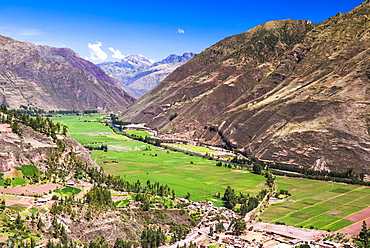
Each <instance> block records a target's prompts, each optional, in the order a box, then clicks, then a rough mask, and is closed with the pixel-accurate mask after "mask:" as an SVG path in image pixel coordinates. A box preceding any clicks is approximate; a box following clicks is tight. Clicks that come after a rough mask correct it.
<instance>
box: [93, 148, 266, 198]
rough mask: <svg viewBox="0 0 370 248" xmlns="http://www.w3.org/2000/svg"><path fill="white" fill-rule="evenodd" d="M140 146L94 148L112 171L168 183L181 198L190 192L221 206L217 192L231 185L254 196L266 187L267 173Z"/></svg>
mask: <svg viewBox="0 0 370 248" xmlns="http://www.w3.org/2000/svg"><path fill="white" fill-rule="evenodd" d="M125 143H126V142H125ZM127 143H132V142H127ZM137 143H140V142H137ZM137 148H139V147H138V146H136V145H134V144H130V145H129V144H128V146H127V147H126V149H127V150H126V151H115V150H112V149H111V147H110V145H109V144H108V152H106V153H105V152H103V151H93V152H92V154H93V155H92V156H93V159H94V160H96V162H97V163H98V164H100V165H101V166H102V168H103V169H104V171H105V172H106V173H108V174H112V175H119V176H121V177H123V178H124V179H125V180H127V181H130V182H136V181H137V180H140V181H142V182H146V181H147V180H150V181H151V182H160V183H162V184H167V185H168V186H169V187H170V188H172V189H174V190H175V191H176V194H177V196H178V197H183V196H185V195H186V194H187V192H189V193H190V195H191V197H190V199H192V200H194V201H200V200H206V199H213V200H214V201H215V200H217V201H215V204H216V205H220V204H221V202H220V200H219V199H214V197H213V195H214V194H215V193H217V192H219V193H221V195H222V194H223V193H224V191H225V189H226V187H227V186H228V185H230V186H231V187H232V188H234V189H235V190H236V191H237V192H243V193H250V194H252V195H255V194H256V193H257V192H258V191H260V190H261V189H263V188H264V182H265V178H264V177H263V176H259V175H254V174H251V173H246V172H247V171H242V172H244V173H240V171H236V170H232V169H228V168H223V167H217V166H215V163H216V162H215V161H212V160H207V159H203V158H200V157H195V156H193V157H192V156H188V155H185V154H183V153H180V152H173V151H166V150H150V151H148V150H144V149H148V146H147V145H146V144H144V146H143V147H142V149H143V150H136V149H137ZM151 148H152V147H151ZM130 149H131V150H130ZM217 202H218V203H217Z"/></svg>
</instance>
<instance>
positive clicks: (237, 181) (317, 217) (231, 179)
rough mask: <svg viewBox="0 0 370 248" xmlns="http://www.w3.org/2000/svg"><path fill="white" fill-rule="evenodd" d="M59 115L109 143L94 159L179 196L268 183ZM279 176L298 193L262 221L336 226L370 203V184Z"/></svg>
mask: <svg viewBox="0 0 370 248" xmlns="http://www.w3.org/2000/svg"><path fill="white" fill-rule="evenodd" d="M98 117H101V115H100V116H98ZM59 119H60V120H63V122H62V123H63V124H65V125H67V126H68V127H69V128H70V133H69V135H70V136H71V137H75V138H76V139H77V140H78V141H79V142H81V143H83V144H89V143H98V144H96V146H99V145H101V144H102V143H104V144H106V145H107V146H108V152H104V151H101V150H93V151H92V157H93V159H94V160H95V161H96V162H97V163H98V164H99V165H100V166H101V167H102V168H103V169H104V171H105V172H106V173H108V174H112V175H119V176H121V177H122V178H124V179H125V180H128V181H130V182H135V181H137V180H140V181H142V182H146V181H148V180H150V181H151V182H152V183H153V182H160V183H162V184H167V185H168V186H169V187H170V188H172V189H174V190H175V191H176V195H177V196H178V197H183V196H185V195H186V194H187V193H188V192H189V193H190V199H191V200H194V201H200V200H212V201H214V203H215V205H217V206H220V205H221V204H222V202H221V200H220V199H218V198H215V197H213V195H214V194H215V193H220V194H221V195H223V193H224V191H225V189H226V187H227V186H231V187H232V188H234V189H235V191H236V192H243V193H246V194H251V195H255V194H257V192H258V191H260V190H261V189H263V188H265V185H264V183H265V178H264V177H263V176H259V175H254V174H252V173H249V172H248V171H247V170H236V169H229V168H224V167H217V166H215V164H216V161H214V160H208V159H204V158H201V157H197V156H189V155H186V154H184V153H181V152H175V151H168V150H165V149H163V148H159V147H155V146H153V145H148V144H146V143H143V142H139V141H135V140H131V139H128V138H127V137H125V136H122V135H117V134H114V133H113V132H112V131H111V130H110V129H109V128H108V127H107V126H105V125H104V124H102V123H99V122H98V121H96V120H97V116H96V115H90V116H87V117H62V118H59ZM55 120H56V121H57V120H58V118H56V119H55ZM93 146H94V145H93ZM179 146H181V147H183V148H186V149H189V150H192V151H195V152H209V151H210V150H209V149H208V148H205V147H196V146H189V145H179ZM277 181H278V187H279V189H285V190H288V191H289V192H290V193H291V194H292V196H291V197H289V200H288V201H283V202H280V203H276V204H272V205H271V206H270V207H269V208H267V210H265V211H264V212H263V213H262V214H261V215H260V216H259V217H258V218H260V219H261V220H262V221H266V222H272V223H274V222H283V223H285V224H287V225H293V226H302V227H306V228H319V229H325V230H331V231H336V230H340V229H342V228H344V227H346V226H348V225H350V224H352V222H350V221H346V220H343V219H344V218H345V217H346V216H349V215H351V214H353V213H356V212H358V211H360V210H362V209H364V208H366V207H369V203H370V188H369V187H361V186H358V185H347V184H340V183H332V182H326V181H316V180H308V179H299V178H289V177H280V176H279V177H277ZM117 204H118V203H117ZM120 204H122V205H123V204H126V202H122V203H120Z"/></svg>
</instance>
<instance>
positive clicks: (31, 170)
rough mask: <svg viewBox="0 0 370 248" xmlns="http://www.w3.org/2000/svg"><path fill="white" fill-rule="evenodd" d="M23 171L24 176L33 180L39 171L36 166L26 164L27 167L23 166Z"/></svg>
mask: <svg viewBox="0 0 370 248" xmlns="http://www.w3.org/2000/svg"><path fill="white" fill-rule="evenodd" d="M21 171H22V173H23V176H25V177H28V178H31V177H33V176H34V175H35V173H36V172H37V171H38V169H37V168H36V166H34V165H30V164H26V165H22V167H21Z"/></svg>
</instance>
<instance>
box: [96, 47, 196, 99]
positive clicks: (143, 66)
mask: <svg viewBox="0 0 370 248" xmlns="http://www.w3.org/2000/svg"><path fill="white" fill-rule="evenodd" d="M194 55H195V53H184V54H183V55H175V54H171V55H169V56H168V57H167V58H165V59H163V60H161V61H158V62H154V61H153V60H151V59H148V58H146V57H145V56H143V55H127V56H126V57H125V58H123V59H122V60H121V61H120V62H104V63H101V64H98V66H100V68H102V69H103V70H104V71H105V72H106V73H107V74H108V75H110V76H111V77H113V78H115V79H116V81H117V82H119V83H121V84H122V86H123V87H124V89H126V90H127V91H128V92H129V93H130V94H131V95H132V96H134V97H136V98H140V97H141V96H142V95H144V94H145V93H146V92H148V91H149V90H151V89H152V88H154V87H155V86H156V85H157V84H159V83H160V82H161V81H162V80H163V79H165V78H166V77H167V75H169V74H170V73H171V72H173V71H174V70H175V69H176V68H177V67H179V66H180V65H182V64H184V63H186V62H187V61H188V60H190V59H191V58H192V57H194Z"/></svg>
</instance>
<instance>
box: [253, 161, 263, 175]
mask: <svg viewBox="0 0 370 248" xmlns="http://www.w3.org/2000/svg"><path fill="white" fill-rule="evenodd" d="M252 172H253V173H254V174H257V175H261V173H262V166H261V165H260V164H259V163H258V162H254V163H253V168H252Z"/></svg>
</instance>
